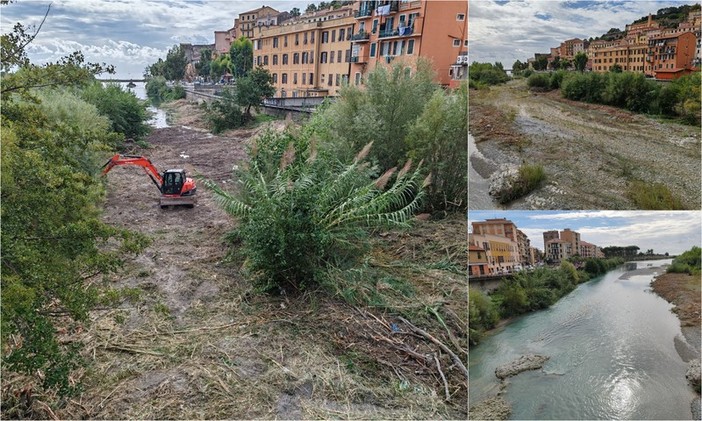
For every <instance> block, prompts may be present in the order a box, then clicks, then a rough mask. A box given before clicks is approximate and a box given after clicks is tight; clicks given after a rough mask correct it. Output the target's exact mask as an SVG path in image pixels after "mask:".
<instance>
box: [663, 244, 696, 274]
mask: <svg viewBox="0 0 702 421" xmlns="http://www.w3.org/2000/svg"><path fill="white" fill-rule="evenodd" d="M701 261H702V249H701V248H699V247H697V246H694V247H692V248H691V249H690V250H688V251H686V252H685V253H683V254H681V255H680V256H678V257H676V258H675V259H673V264H672V265H670V266H668V269H667V271H668V272H669V273H689V274H691V275H695V276H699V275H700V264H701V263H700V262H701Z"/></svg>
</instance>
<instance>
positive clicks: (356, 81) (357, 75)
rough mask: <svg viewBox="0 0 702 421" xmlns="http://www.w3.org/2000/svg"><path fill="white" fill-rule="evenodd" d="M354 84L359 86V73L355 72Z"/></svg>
mask: <svg viewBox="0 0 702 421" xmlns="http://www.w3.org/2000/svg"><path fill="white" fill-rule="evenodd" d="M354 83H355V84H356V86H358V85H360V84H361V74H360V73H359V72H356V79H355V80H354Z"/></svg>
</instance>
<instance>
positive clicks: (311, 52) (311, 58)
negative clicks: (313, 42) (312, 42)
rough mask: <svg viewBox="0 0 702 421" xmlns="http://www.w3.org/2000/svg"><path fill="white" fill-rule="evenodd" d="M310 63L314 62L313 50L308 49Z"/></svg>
mask: <svg viewBox="0 0 702 421" xmlns="http://www.w3.org/2000/svg"><path fill="white" fill-rule="evenodd" d="M310 64H314V50H310Z"/></svg>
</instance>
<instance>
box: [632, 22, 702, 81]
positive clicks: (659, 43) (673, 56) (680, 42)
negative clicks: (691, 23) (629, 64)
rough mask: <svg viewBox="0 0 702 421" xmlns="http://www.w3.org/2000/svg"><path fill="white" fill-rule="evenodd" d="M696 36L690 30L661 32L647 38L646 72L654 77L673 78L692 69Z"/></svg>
mask: <svg viewBox="0 0 702 421" xmlns="http://www.w3.org/2000/svg"><path fill="white" fill-rule="evenodd" d="M697 38H698V37H696V36H695V34H694V33H692V32H674V33H669V32H663V33H660V34H656V35H653V36H651V37H650V38H649V40H648V52H647V58H646V70H645V72H646V74H647V75H649V76H654V77H655V78H656V79H663V80H669V79H675V78H678V77H680V76H682V75H684V74H687V73H691V72H692V71H693V67H694V63H695V59H696V53H697V48H698V47H697Z"/></svg>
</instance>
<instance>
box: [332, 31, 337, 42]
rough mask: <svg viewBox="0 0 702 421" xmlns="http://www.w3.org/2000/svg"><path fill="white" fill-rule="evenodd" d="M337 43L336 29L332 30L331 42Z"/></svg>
mask: <svg viewBox="0 0 702 421" xmlns="http://www.w3.org/2000/svg"><path fill="white" fill-rule="evenodd" d="M334 41H336V29H332V34H331V42H334Z"/></svg>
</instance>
